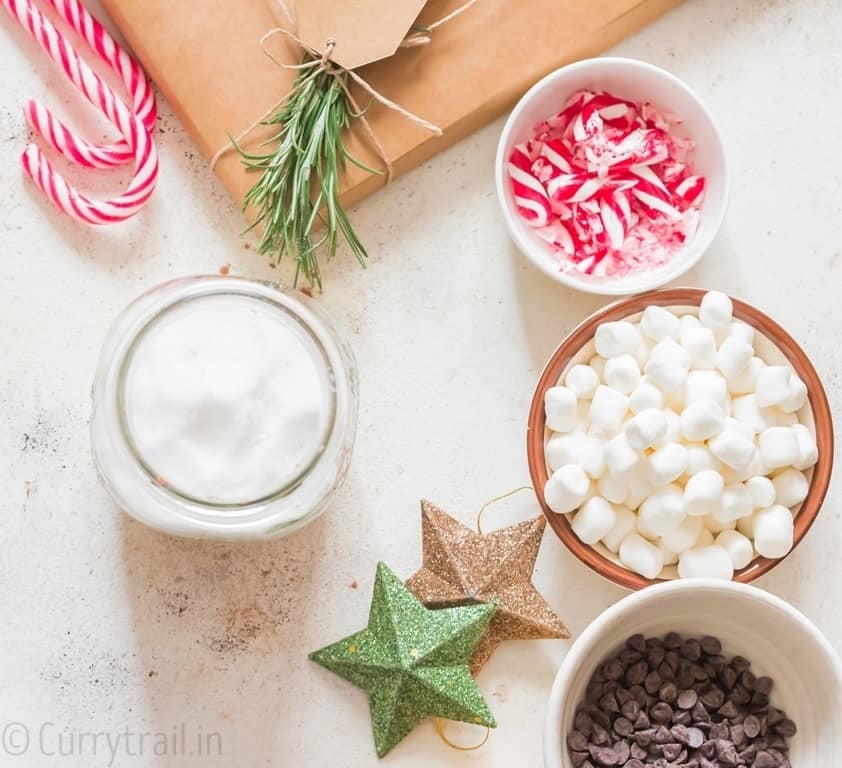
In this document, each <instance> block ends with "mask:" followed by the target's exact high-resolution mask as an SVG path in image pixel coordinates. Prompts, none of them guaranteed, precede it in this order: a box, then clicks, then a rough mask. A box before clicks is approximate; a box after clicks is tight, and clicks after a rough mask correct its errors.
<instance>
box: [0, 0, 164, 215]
mask: <svg viewBox="0 0 842 768" xmlns="http://www.w3.org/2000/svg"><path fill="white" fill-rule="evenodd" d="M0 2H2V3H3V5H4V6H5V7H6V10H8V11H9V13H11V14H12V16H14V17H15V18H16V19H17V20H18V22H19V23H20V24H21V25H22V26H23V27H24V29H26V30H27V31H28V32H29V33H30V35H31V36H32V37H33V38H34V39H35V40H36V41H37V42H38V43H39V45H40V46H41V47H42V49H43V50H44V51H45V52H46V53H47V54H48V55H49V56H50V58H52V59H53V61H54V62H56V63H57V64H59V65H60V66H61V68H62V70H63V71H64V72H65V74H66V75H67V77H68V79H69V80H70V81H71V82H72V83H73V84H74V85H75V86H76V87H77V88H78V89H79V90H80V91H81V92H82V93H83V94H84V95H85V97H86V98H87V99H88V101H90V102H91V104H93V105H94V106H95V107H97V108H98V109H99V110H100V111H101V112H102V113H103V114H104V115H105V117H106V118H107V119H108V120H109V121H110V122H111V123H112V124H113V125H114V126H115V127H116V128H117V129H118V130H119V132H120V134H121V136H122V137H123V144H124V146H125V148H123V147H122V146H121V145H120V144H117V145H111V146H110V147H97V146H96V145H93V144H90V143H89V142H84V141H82V140H80V139H78V138H76V137H75V136H73V134H72V133H71V132H70V131H69V129H67V127H66V126H64V125H63V124H61V123H60V122H59V121H58V120H56V119H55V118H54V117H53V116H52V115H51V114H50V113H49V112H48V111H47V110H45V109H44V108H43V107H41V106H40V105H38V104H33V103H32V102H30V103H29V104H28V105H27V117H28V118H29V116H30V112H31V111H32V114H33V115H35V116H36V117H37V118H38V120H41V119H43V121H44V122H43V123H39V126H36V128H39V132H41V131H40V127H43V128H44V131H43V132H42V133H43V135H45V137H46V138H48V140H49V141H50V143H51V144H52V145H53V146H54V147H56V148H57V149H59V151H61V152H62V154H64V155H65V156H66V157H68V158H70V159H71V160H73V161H74V162H76V163H78V164H79V165H86V166H94V167H105V166H109V165H116V164H118V163H119V162H126V160H127V159H128V160H132V161H133V163H134V169H135V174H134V177H133V178H132V180H131V182H130V183H129V186H128V189H127V190H126V191H125V192H124V193H123V194H122V195H120V196H118V197H116V198H114V199H112V200H105V201H96V200H91V199H90V198H88V197H86V196H85V195H83V194H82V193H80V192H79V191H78V190H76V189H75V188H74V187H72V186H71V185H70V184H68V183H67V181H66V180H65V179H64V177H63V176H62V175H61V174H59V173H58V172H56V171H55V170H54V169H53V167H52V166H51V164H50V162H49V161H48V160H47V158H46V157H45V156H44V154H43V152H41V150H40V149H39V148H38V147H37V146H35V145H30V146H28V147H27V148H26V149H25V150H24V152H23V155H22V158H21V160H22V163H23V167H24V170H26V172H27V173H28V174H29V176H30V177H31V178H32V179H33V181H34V182H35V183H36V184H37V185H38V186H39V187H40V189H41V190H42V191H43V192H44V194H45V195H46V196H47V197H48V198H49V199H50V200H51V201H52V202H53V204H54V205H55V206H56V207H57V208H59V210H61V211H63V212H65V213H67V214H68V215H70V216H72V217H74V218H76V219H78V220H80V221H84V222H87V223H89V224H108V223H111V222H116V221H122V220H123V219H126V218H129V217H130V216H133V215H134V214H135V213H137V212H138V211H139V210H140V208H141V207H142V206H143V205H144V204H145V202H146V201H147V200H148V199H149V196H150V195H151V194H152V191H153V189H154V188H155V184H156V182H157V177H158V157H157V152H156V150H155V145H154V144H153V142H152V139H151V136H150V135H149V131H148V128H147V125H148V124H149V121H150V120H151V122H152V123H154V99H153V101H152V105H153V106H152V107H151V108H150V107H149V106H146V107H145V111H144V113H143V114H144V117H145V120H146V121H147V122H144V120H142V119H141V118H140V117H138V116H137V115H135V114H133V113H132V112H131V111H130V110H129V109H128V107H126V105H125V104H124V103H123V102H122V101H121V100H120V99H119V98H118V97H117V96H116V94H115V93H114V91H113V90H112V89H111V88H110V87H109V86H108V85H107V84H106V83H105V82H104V81H103V80H102V79H101V78H100V77H98V76H97V75H96V74H95V73H94V72H93V71H92V70H91V68H90V67H89V66H88V65H87V64H86V63H85V61H84V60H83V59H81V58H80V57H79V55H78V53H76V51H75V50H74V49H73V47H72V45H71V44H70V43H69V42H68V41H67V39H66V38H65V37H64V36H63V35H61V34H60V33H59V32H58V30H56V28H55V27H54V26H53V25H52V24H51V23H50V22H49V21H48V20H47V19H46V18H45V17H44V16H43V14H42V13H41V12H40V11H39V10H38V8H37V7H36V6H35V5H34V4H33V3H32V2H31V0H0ZM57 2H58V0H57ZM60 12H61V11H60ZM67 12H68V14H70V15H71V18H74V17H73V16H72V9H71V8H70V7H69V6H68V8H67ZM76 18H78V20H79V21H78V24H79V28H80V29H82V30H84V29H85V26H84V25H85V15H84V14H78V15H77V17H76ZM91 18H92V17H91ZM71 24H72V25H74V28H75V24H74V23H73V22H71ZM92 29H93V28H92ZM103 31H104V30H103ZM81 34H83V36H85V33H84V32H82V33H81ZM86 39H87V37H86ZM92 39H95V34H93V33H92ZM108 39H109V40H110V41H111V44H113V45H115V46H116V44H115V43H114V41H113V40H111V38H110V37H109V38H108ZM102 45H103V49H102V50H103V53H105V52H107V51H108V50H109V47H108V44H107V43H105V42H104V38H103V43H102ZM93 47H94V49H95V50H97V53H100V51H99V50H98V49H97V47H96V44H94V46H93ZM100 55H102V54H100ZM115 61H117V62H118V64H119V63H120V62H119V57H117V59H115ZM109 63H111V62H110V61H109ZM138 71H139V70H138ZM128 74H129V75H131V74H132V73H131V72H130V71H129V72H128ZM144 79H145V78H144ZM130 90H132V93H133V95H134V97H135V104H137V103H138V96H137V91H136V90H134V89H130ZM141 104H142V105H148V99H147V98H146V97H144V100H143V101H142V102H141ZM40 110H44V112H40ZM121 158H122V159H121Z"/></svg>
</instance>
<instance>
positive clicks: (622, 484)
mask: <svg viewBox="0 0 842 768" xmlns="http://www.w3.org/2000/svg"><path fill="white" fill-rule="evenodd" d="M596 489H597V491H598V492H599V495H600V496H602V497H603V498H606V499H608V501H610V502H611V503H612V504H622V503H623V502H625V500H626V498H627V497H628V495H629V487H628V484H627V483H626V481H625V479H624V478H622V477H615V476H614V475H609V474H605V475H603V476H602V477H600V478H599V480H597V483H596Z"/></svg>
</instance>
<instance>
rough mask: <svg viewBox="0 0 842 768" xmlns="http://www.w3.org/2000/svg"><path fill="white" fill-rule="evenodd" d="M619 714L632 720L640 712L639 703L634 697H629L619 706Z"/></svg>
mask: <svg viewBox="0 0 842 768" xmlns="http://www.w3.org/2000/svg"><path fill="white" fill-rule="evenodd" d="M620 714H621V715H622V716H623V717H625V718H626V719H627V720H631V721H632V722H634V721H635V719H636V718H637V716H638V714H640V704H638V703H637V702H636V701H635V700H634V699H629V700H628V701H627V702H625V703H624V704H623V705H622V706H621V707H620Z"/></svg>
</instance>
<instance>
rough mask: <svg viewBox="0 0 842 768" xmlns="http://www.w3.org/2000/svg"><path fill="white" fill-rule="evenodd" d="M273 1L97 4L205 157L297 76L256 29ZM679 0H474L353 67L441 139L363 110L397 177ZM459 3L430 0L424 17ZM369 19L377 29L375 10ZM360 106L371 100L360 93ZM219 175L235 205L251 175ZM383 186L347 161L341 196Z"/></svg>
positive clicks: (359, 141) (237, 170) (292, 58)
mask: <svg viewBox="0 0 842 768" xmlns="http://www.w3.org/2000/svg"><path fill="white" fill-rule="evenodd" d="M276 1H277V0H103V5H104V6H105V8H106V9H107V10H108V11H109V13H110V14H111V16H112V17H113V19H114V21H115V22H116V23H117V25H118V26H119V28H120V30H121V31H122V32H123V34H124V35H125V36H126V38H127V40H128V42H129V43H130V45H131V46H132V47H133V48H134V50H135V53H136V54H137V56H138V57H139V58H140V60H141V62H142V63H143V65H144V66H145V67H146V70H147V72H148V73H149V75H150V76H151V77H152V79H153V80H154V81H155V83H156V84H157V85H158V87H159V88H160V89H161V91H162V92H163V94H164V96H165V97H166V99H167V100H168V101H169V103H170V104H171V106H172V107H173V109H174V110H175V112H176V113H177V114H178V116H179V117H180V118H181V120H182V121H183V123H184V125H185V126H186V127H187V130H188V131H189V132H190V134H191V135H192V137H193V140H194V141H195V142H196V144H197V146H198V147H199V149H200V151H201V152H202V154H203V155H204V156H205V157H206V158H210V157H212V156H213V155H214V154H215V153H216V152H217V150H219V149H220V148H221V147H223V146H225V145H226V143H227V142H228V136H229V135H237V134H239V133H240V132H241V131H243V130H244V129H246V128H247V127H248V126H249V125H251V124H252V123H254V121H255V120H257V119H258V118H259V117H260V116H261V115H262V114H264V113H265V112H266V110H267V109H269V108H270V107H271V106H272V105H273V104H275V103H277V102H278V101H279V100H280V99H282V98H283V96H284V94H285V93H287V92H288V91H289V89H290V86H291V84H292V82H293V79H294V77H295V71H294V70H290V69H283V68H281V67H279V66H278V64H277V63H275V62H273V61H272V60H271V59H270V58H269V57H268V56H267V55H266V54H265V53H264V51H263V50H261V46H260V40H261V38H262V37H263V35H264V34H265V33H266V32H267V31H268V30H270V29H272V28H275V27H278V26H279V21H280V19H281V17H280V16H279V14H278V13H277V7H273V5H272V3H274V2H276ZM339 1H340V2H343V3H347V4H353V2H354V1H355V0H339ZM302 2H303V0H302ZM678 2H680V0H479V1H478V2H476V3H475V4H474V5H473V6H471V8H469V9H468V10H466V11H465V12H464V13H462V14H461V15H459V16H458V17H457V18H455V19H453V20H452V21H451V22H450V23H448V24H446V25H444V26H442V27H440V28H438V29H436V30H435V31H434V32H433V34H432V40H431V42H430V44H429V45H426V46H422V47H416V48H406V49H400V50H398V52H397V53H396V54H395V55H394V56H391V57H389V58H385V59H382V60H381V61H378V62H375V63H373V64H369V65H367V66H365V67H363V68H362V69H361V70H360V74H361V75H362V76H363V77H364V78H365V79H366V81H368V82H369V83H370V84H371V86H372V87H373V88H375V89H376V90H377V91H378V92H380V93H382V94H383V95H384V96H386V97H388V98H389V99H391V100H393V101H395V102H397V103H398V104H400V105H401V106H402V107H404V108H406V109H407V110H409V111H411V112H413V113H415V114H416V115H418V116H420V117H423V118H424V119H426V120H428V121H430V122H432V123H434V124H436V125H437V126H440V127H441V128H442V129H443V132H444V133H443V135H442V136H434V135H431V133H430V132H429V131H427V130H425V129H424V128H423V127H421V126H418V125H416V124H414V123H413V122H411V121H410V120H408V119H407V118H406V117H404V116H403V115H401V114H398V113H397V112H395V111H393V110H390V109H387V108H386V107H383V106H382V105H380V104H377V103H373V104H371V106H370V107H369V108H368V111H367V113H366V117H367V119H368V121H369V124H370V126H371V129H372V131H373V132H374V134H375V135H376V136H377V138H378V140H379V142H380V144H381V145H382V147H383V150H384V151H385V153H386V155H387V156H388V158H389V159H390V161H391V162H392V164H393V168H394V172H395V173H396V174H399V173H402V172H404V171H406V170H409V169H410V168H412V167H414V166H416V165H418V164H420V163H421V162H423V161H424V160H426V159H428V158H429V157H431V156H432V155H434V154H435V153H437V152H439V151H441V150H442V149H444V148H445V147H447V146H449V145H451V144H453V143H454V142H456V141H458V140H459V139H461V138H462V137H464V136H466V135H468V134H470V133H471V132H472V131H475V130H476V129H477V128H479V127H480V126H481V125H483V124H484V123H486V122H488V121H489V120H491V119H492V118H494V117H496V116H497V115H499V114H501V113H502V112H503V111H504V110H505V109H506V108H507V107H509V106H511V105H512V104H513V103H514V101H516V100H517V98H518V97H519V96H520V95H521V94H522V93H523V92H524V91H525V90H526V89H527V88H529V87H530V86H531V85H532V84H533V83H534V82H535V81H536V80H538V79H539V78H541V77H542V76H543V75H545V74H546V73H547V72H549V71H551V70H553V69H555V68H557V67H559V66H561V65H563V64H565V63H568V62H570V61H574V60H576V59H580V58H584V57H587V56H591V55H594V54H596V53H599V52H600V51H602V50H604V49H605V48H608V47H609V46H611V45H613V44H614V43H616V42H618V41H619V40H621V39H622V38H624V37H626V36H627V35H629V34H631V33H632V32H634V31H636V30H637V29H639V28H641V27H642V26H644V25H645V24H647V23H648V22H650V21H652V20H653V19H655V18H656V17H657V16H659V15H660V14H662V13H664V12H665V11H666V10H668V9H669V8H671V7H673V6H675V5H677V4H678ZM463 4H464V0H430V2H429V3H428V4H427V5H426V6H424V9H423V11H422V12H421V16H420V18H419V23H420V24H423V23H424V22H427V23H429V22H432V21H435V20H436V19H439V18H442V17H443V16H445V15H446V14H447V13H449V12H450V11H452V10H454V9H455V8H457V7H459V6H460V5H463ZM367 21H368V22H369V23H370V25H371V27H372V28H373V29H376V27H377V23H378V20H377V19H376V18H373V19H370V20H367ZM267 45H270V47H271V52H272V54H273V55H274V56H275V57H276V58H277V59H278V60H280V61H285V62H289V63H295V62H297V61H299V60H300V58H301V55H302V52H301V49H300V48H297V47H296V46H295V45H294V44H293V43H290V42H289V41H287V40H286V39H285V38H283V36H281V35H278V36H276V37H275V38H273V39H272V40H271V42H270V43H267ZM359 102H360V103H361V104H366V103H367V102H368V97H367V96H366V94H364V93H363V94H361V95H360V97H359ZM356 122H359V121H356ZM270 131H271V128H267V127H264V126H261V127H260V128H258V129H257V130H255V131H253V132H252V133H250V134H249V136H248V138H247V139H246V140H244V144H245V145H246V146H249V147H250V146H254V145H255V144H256V143H257V142H259V141H260V140H261V139H263V138H265V137H266V136H267V135H269V132H270ZM347 143H348V147H349V149H350V150H351V152H352V153H354V154H355V156H357V157H359V158H360V159H362V160H363V162H365V163H366V164H369V165H371V166H373V167H378V168H382V167H383V161H382V159H380V158H379V157H378V156H377V152H376V151H375V150H374V148H373V147H372V146H371V145H370V143H369V142H368V141H367V140H366V139H365V133H364V131H362V130H360V129H359V126H357V128H356V129H355V130H354V135H353V136H351V137H349V138H348V142H347ZM216 171H217V173H218V174H219V175H220V177H221V178H222V180H223V182H224V183H225V185H226V187H227V188H228V189H229V191H230V192H231V195H232V196H233V197H234V199H235V200H237V201H239V200H241V199H242V197H243V194H244V193H245V192H246V190H247V189H248V188H249V187H250V186H251V185H252V184H253V183H254V181H255V179H256V177H255V176H254V175H253V174H249V173H247V172H246V170H245V169H244V168H243V166H242V164H241V163H240V159H239V157H238V156H237V154H236V153H235V152H228V153H227V154H226V155H224V156H223V157H222V158H221V159H220V160H219V162H218V163H217V165H216ZM383 183H384V176H372V175H371V174H368V173H366V172H365V171H362V170H360V169H359V168H356V167H355V166H350V167H349V169H348V172H347V175H346V177H345V182H344V189H345V192H344V195H343V199H344V200H345V202H346V203H352V202H354V201H356V200H359V199H360V198H362V197H364V196H365V195H367V194H370V193H371V192H372V191H373V190H374V189H376V188H377V187H378V186H381V185H382V184H383Z"/></svg>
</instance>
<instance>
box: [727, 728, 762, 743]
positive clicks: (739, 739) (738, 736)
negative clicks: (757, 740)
mask: <svg viewBox="0 0 842 768" xmlns="http://www.w3.org/2000/svg"><path fill="white" fill-rule="evenodd" d="M746 735H747V734H746V728H745V726H743V725H732V726H731V741H733V742H734V745H735V746H737V747H741V746H742V745H743V744H744V743H745V740H746ZM756 735H757V734H755V736H756ZM751 738H754V736H752V737H751Z"/></svg>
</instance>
